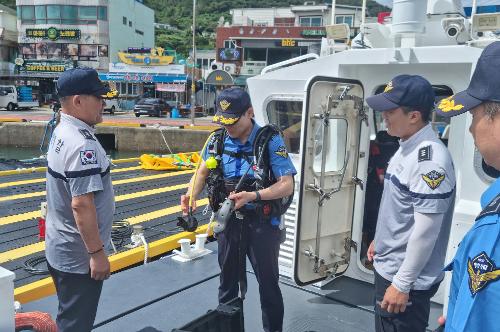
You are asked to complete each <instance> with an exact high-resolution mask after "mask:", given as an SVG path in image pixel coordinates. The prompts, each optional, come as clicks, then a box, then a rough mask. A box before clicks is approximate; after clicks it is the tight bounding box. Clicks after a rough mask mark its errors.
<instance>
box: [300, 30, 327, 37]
mask: <svg viewBox="0 0 500 332" xmlns="http://www.w3.org/2000/svg"><path fill="white" fill-rule="evenodd" d="M300 34H301V35H302V36H304V37H326V31H325V30H302V31H301V32H300Z"/></svg>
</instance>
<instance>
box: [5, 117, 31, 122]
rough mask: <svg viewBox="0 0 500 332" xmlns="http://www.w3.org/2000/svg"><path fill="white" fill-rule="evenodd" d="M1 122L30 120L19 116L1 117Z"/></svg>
mask: <svg viewBox="0 0 500 332" xmlns="http://www.w3.org/2000/svg"><path fill="white" fill-rule="evenodd" d="M0 122H28V120H26V119H19V118H0Z"/></svg>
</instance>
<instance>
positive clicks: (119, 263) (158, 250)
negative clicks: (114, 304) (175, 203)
mask: <svg viewBox="0 0 500 332" xmlns="http://www.w3.org/2000/svg"><path fill="white" fill-rule="evenodd" d="M207 228H208V225H202V226H200V227H198V229H197V230H196V231H195V232H194V233H189V232H181V233H178V234H175V235H172V236H168V237H166V238H163V239H160V240H157V241H154V242H151V243H149V248H148V257H156V256H159V255H161V254H164V253H167V252H169V251H172V250H173V249H176V248H178V247H179V244H178V243H177V241H179V240H180V239H185V238H189V239H190V240H191V241H194V238H195V235H196V234H201V233H206V232H207ZM209 234H210V235H212V232H211V231H210V233H209ZM143 260H144V247H142V246H141V247H137V248H134V249H129V250H127V251H123V252H120V253H118V254H116V255H112V256H110V257H109V261H110V264H111V272H116V271H119V270H122V269H124V268H126V267H128V266H131V265H133V264H137V263H139V262H142V261H143ZM111 278H112V277H111ZM55 291H56V290H55V287H54V284H53V282H52V278H44V279H42V280H38V281H35V282H33V283H30V284H28V285H24V286H21V287H17V288H16V289H14V299H15V300H16V301H19V302H20V303H21V304H25V303H28V302H31V301H36V300H39V299H42V298H44V297H47V296H50V295H52V294H55Z"/></svg>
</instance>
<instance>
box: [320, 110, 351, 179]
mask: <svg viewBox="0 0 500 332" xmlns="http://www.w3.org/2000/svg"><path fill="white" fill-rule="evenodd" d="M315 121H317V122H318V125H317V126H315V128H316V129H315V133H314V165H313V170H314V172H315V173H318V174H319V173H321V165H322V161H323V158H325V172H326V173H328V172H338V171H341V170H342V168H343V167H344V163H345V158H346V146H347V121H346V120H345V119H329V120H328V127H327V130H326V132H325V130H324V126H323V125H322V124H323V120H315ZM324 154H325V155H324Z"/></svg>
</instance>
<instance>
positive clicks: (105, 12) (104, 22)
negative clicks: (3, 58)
mask: <svg viewBox="0 0 500 332" xmlns="http://www.w3.org/2000/svg"><path fill="white" fill-rule="evenodd" d="M16 5H17V29H18V32H19V34H18V42H19V58H20V59H22V60H19V61H18V62H19V64H20V65H18V66H17V73H16V76H17V78H19V79H22V80H24V81H25V83H24V84H27V85H32V86H35V87H36V86H38V89H36V90H38V91H37V92H38V93H39V96H38V97H39V100H40V101H42V102H43V101H46V99H47V98H52V96H51V95H53V94H54V92H55V91H54V79H56V78H57V77H58V76H59V74H60V73H61V72H62V71H64V70H66V69H68V68H73V67H75V66H87V67H92V68H95V69H96V70H98V71H100V72H107V71H108V67H109V64H110V62H114V61H117V60H118V58H117V53H118V51H119V50H126V49H127V48H128V47H153V46H154V11H153V10H152V9H150V8H148V7H146V6H145V5H144V4H143V3H142V1H139V0H17V1H16Z"/></svg>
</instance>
